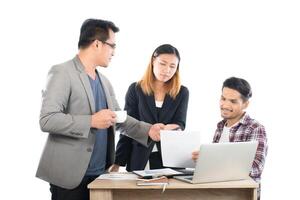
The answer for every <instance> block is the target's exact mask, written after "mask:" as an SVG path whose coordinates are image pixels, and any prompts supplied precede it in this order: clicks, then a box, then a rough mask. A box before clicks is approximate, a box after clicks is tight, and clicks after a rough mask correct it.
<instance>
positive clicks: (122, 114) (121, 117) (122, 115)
mask: <svg viewBox="0 0 300 200" xmlns="http://www.w3.org/2000/svg"><path fill="white" fill-rule="evenodd" d="M115 114H116V115H117V117H116V122H117V123H123V122H125V120H126V119H127V111H126V110H118V111H115Z"/></svg>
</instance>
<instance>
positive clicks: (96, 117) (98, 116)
mask: <svg viewBox="0 0 300 200" xmlns="http://www.w3.org/2000/svg"><path fill="white" fill-rule="evenodd" d="M115 122H116V114H115V113H114V112H113V111H111V110H109V109H103V110H100V111H99V112H96V113H95V114H93V115H92V121H91V127H92V128H97V129H106V128H109V127H110V126H112V125H113V124H114V123H115Z"/></svg>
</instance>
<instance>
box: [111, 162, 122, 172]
mask: <svg viewBox="0 0 300 200" xmlns="http://www.w3.org/2000/svg"><path fill="white" fill-rule="evenodd" d="M119 168H120V165H117V164H112V165H111V166H110V167H109V168H108V172H118V171H119Z"/></svg>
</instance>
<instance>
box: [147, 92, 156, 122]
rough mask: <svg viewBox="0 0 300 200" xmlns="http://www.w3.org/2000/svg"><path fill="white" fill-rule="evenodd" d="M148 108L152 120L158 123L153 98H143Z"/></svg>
mask: <svg viewBox="0 0 300 200" xmlns="http://www.w3.org/2000/svg"><path fill="white" fill-rule="evenodd" d="M145 99H146V102H147V105H148V108H149V110H150V112H151V114H152V116H153V119H155V122H158V117H157V110H156V105H155V100H154V96H153V95H151V96H145Z"/></svg>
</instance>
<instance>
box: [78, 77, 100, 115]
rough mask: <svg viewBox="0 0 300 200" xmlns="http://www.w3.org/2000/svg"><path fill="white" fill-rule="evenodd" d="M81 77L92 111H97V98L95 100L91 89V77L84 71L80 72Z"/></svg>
mask: <svg viewBox="0 0 300 200" xmlns="http://www.w3.org/2000/svg"><path fill="white" fill-rule="evenodd" d="M80 79H81V82H82V84H83V86H84V89H85V92H86V94H87V96H88V99H89V103H90V107H91V111H92V113H95V110H96V108H95V100H94V96H93V92H92V89H91V84H90V81H89V77H88V75H87V74H86V73H85V72H82V73H81V74H80Z"/></svg>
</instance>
